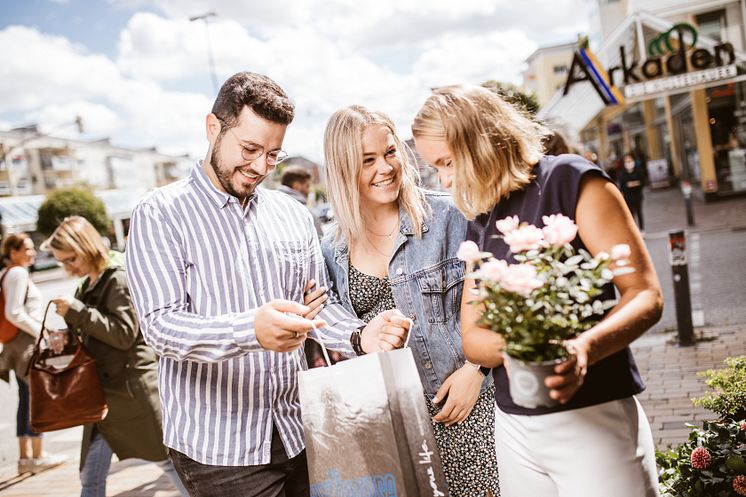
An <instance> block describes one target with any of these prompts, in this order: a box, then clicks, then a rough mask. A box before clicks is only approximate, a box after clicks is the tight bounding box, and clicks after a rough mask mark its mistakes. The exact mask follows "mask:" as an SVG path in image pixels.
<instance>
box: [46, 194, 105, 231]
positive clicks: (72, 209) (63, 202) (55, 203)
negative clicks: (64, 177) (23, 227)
mask: <svg viewBox="0 0 746 497" xmlns="http://www.w3.org/2000/svg"><path fill="white" fill-rule="evenodd" d="M68 216H82V217H84V218H86V219H87V220H88V222H90V223H91V224H92V225H93V227H94V228H96V230H98V232H99V233H102V234H106V233H108V231H109V229H110V227H111V220H110V219H109V216H108V215H107V214H106V206H104V203H103V201H102V200H101V199H100V198H98V197H97V196H95V195H94V194H93V192H92V191H90V190H88V189H84V188H64V189H60V190H57V191H55V192H53V193H51V194H49V195H48V196H47V198H46V199H45V200H44V202H43V203H42V204H41V206H39V220H38V221H37V223H36V229H37V230H38V231H39V232H40V233H41V234H42V235H44V236H49V235H51V234H52V232H53V231H54V230H55V229H56V228H57V226H59V224H60V223H61V222H62V220H63V219H65V218H66V217H68Z"/></svg>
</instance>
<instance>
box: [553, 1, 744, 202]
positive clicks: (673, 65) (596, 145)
mask: <svg viewBox="0 0 746 497" xmlns="http://www.w3.org/2000/svg"><path fill="white" fill-rule="evenodd" d="M599 14H600V17H601V19H602V36H603V41H602V43H601V44H600V45H599V46H597V47H592V46H591V47H587V48H583V47H578V48H577V49H576V51H575V54H574V55H573V63H572V68H571V74H568V79H567V81H566V83H565V85H563V89H562V90H560V91H558V92H557V93H555V95H554V96H553V97H552V98H551V99H550V100H549V102H548V103H547V104H546V105H545V106H544V107H543V108H542V109H541V111H540V113H539V117H540V118H542V119H545V120H548V121H550V122H552V121H556V122H562V123H565V124H566V125H568V126H569V127H570V128H571V129H573V130H574V131H575V132H576V133H577V136H578V137H579V139H580V141H581V142H582V143H583V145H584V146H585V147H586V148H588V149H591V150H592V151H594V152H596V153H597V155H598V157H599V161H600V162H601V164H602V165H603V166H604V167H605V168H606V169H608V170H610V171H613V170H615V169H616V168H618V167H619V165H620V163H621V158H622V156H623V154H625V153H628V152H631V153H632V154H633V155H634V156H635V157H636V158H637V159H638V160H639V161H640V162H641V163H643V164H644V165H646V172H647V174H648V176H649V180H650V182H651V184H652V185H653V186H655V185H661V186H662V185H665V184H669V183H671V182H674V181H677V180H680V181H681V182H682V185H684V186H685V189H687V190H688V186H689V185H691V186H692V187H693V188H694V192H695V194H698V195H701V196H703V197H704V198H705V199H708V200H709V199H714V198H718V197H721V196H727V195H732V194H741V193H746V53H744V49H745V48H746V29H745V27H744V21H745V20H746V2H745V1H744V0H696V1H694V0H692V1H681V0H677V1H674V0H645V1H644V2H643V1H640V0H599Z"/></svg>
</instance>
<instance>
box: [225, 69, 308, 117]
mask: <svg viewBox="0 0 746 497" xmlns="http://www.w3.org/2000/svg"><path fill="white" fill-rule="evenodd" d="M244 105H247V106H248V107H249V108H250V109H251V110H253V111H254V112H255V113H256V114H257V115H258V116H260V117H262V118H264V119H267V120H268V121H272V122H275V123H279V124H285V125H288V124H290V123H291V122H292V121H293V117H294V115H295V106H294V105H293V103H292V102H291V101H290V98H288V96H287V94H286V93H285V92H284V91H283V89H282V88H280V86H279V85H278V84H277V83H275V82H274V81H272V80H271V79H270V78H268V77H267V76H264V75H263V74H256V73H253V72H239V73H237V74H234V75H233V76H231V77H230V78H228V79H227V80H226V81H225V83H223V86H221V87H220V91H219V92H218V96H217V98H216V99H215V103H214V104H213V106H212V113H213V114H215V115H216V116H217V117H218V119H220V120H221V121H223V122H224V123H225V124H226V125H227V127H229V128H232V127H233V126H236V125H237V124H238V116H239V114H240V113H241V110H242V109H243V107H244Z"/></svg>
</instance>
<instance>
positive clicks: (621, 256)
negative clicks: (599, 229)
mask: <svg viewBox="0 0 746 497" xmlns="http://www.w3.org/2000/svg"><path fill="white" fill-rule="evenodd" d="M630 255H632V250H630V248H629V245H627V244H626V243H620V244H619V245H614V246H613V247H611V258H612V260H615V261H619V260H627V259H629V256H630Z"/></svg>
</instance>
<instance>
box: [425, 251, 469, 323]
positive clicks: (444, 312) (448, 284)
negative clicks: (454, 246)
mask: <svg viewBox="0 0 746 497" xmlns="http://www.w3.org/2000/svg"><path fill="white" fill-rule="evenodd" d="M463 283H464V264H463V262H461V261H460V260H458V259H449V260H447V261H443V262H441V263H439V264H437V265H435V266H433V267H430V268H425V269H423V270H422V271H421V272H419V273H418V274H417V285H418V286H419V289H420V292H421V293H422V303H423V306H424V311H425V317H426V318H427V320H428V322H430V323H445V322H447V321H449V320H450V319H451V318H452V317H453V316H454V314H455V313H457V312H458V311H459V307H460V305H461V291H462V289H463Z"/></svg>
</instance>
